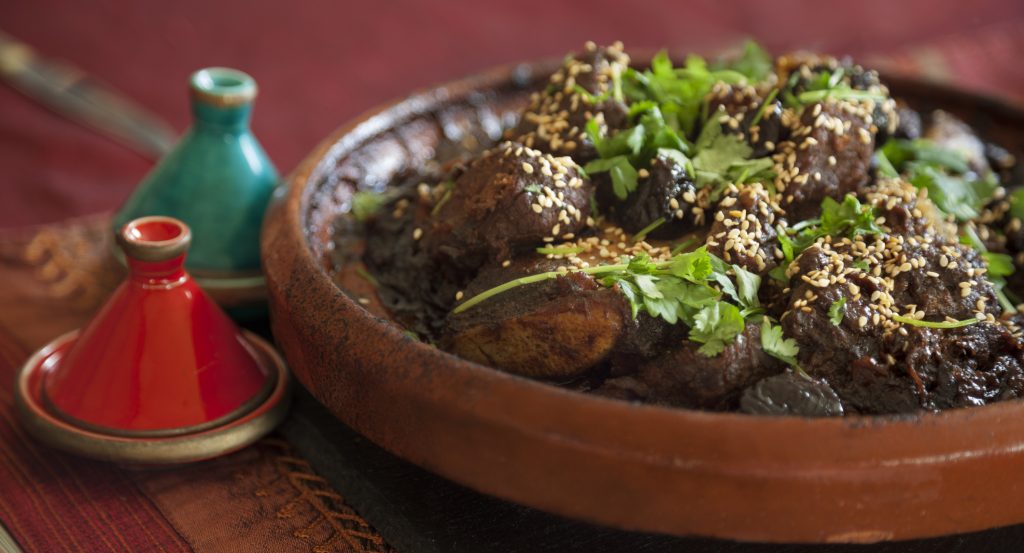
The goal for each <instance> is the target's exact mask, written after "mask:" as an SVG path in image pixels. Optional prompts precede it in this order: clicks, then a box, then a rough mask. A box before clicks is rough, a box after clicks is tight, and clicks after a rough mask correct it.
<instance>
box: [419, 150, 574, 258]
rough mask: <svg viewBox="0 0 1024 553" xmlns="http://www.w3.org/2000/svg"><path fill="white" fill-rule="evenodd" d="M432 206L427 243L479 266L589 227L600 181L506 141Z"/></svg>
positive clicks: (438, 253)
mask: <svg viewBox="0 0 1024 553" xmlns="http://www.w3.org/2000/svg"><path fill="white" fill-rule="evenodd" d="M450 192H451V193H450V196H449V198H448V199H447V200H445V199H444V198H442V199H441V200H440V201H439V203H438V204H437V205H436V206H435V207H434V208H433V212H432V214H431V217H430V218H429V221H428V222H427V223H426V228H425V229H423V230H424V231H425V232H423V235H422V236H423V239H422V247H423V249H425V250H426V251H428V252H430V253H431V255H432V256H434V258H436V259H439V260H441V261H442V262H445V263H450V264H452V265H455V266H457V267H460V268H463V269H467V270H472V269H476V268H479V267H481V266H482V265H484V264H485V263H487V262H493V261H501V260H505V259H510V258H511V257H512V256H513V255H514V254H516V253H518V252H522V251H528V250H532V249H533V248H535V247H536V246H538V245H540V244H543V243H545V242H551V241H554V240H556V239H561V238H562V237H564V236H565V235H566V234H572V233H578V232H579V231H581V230H582V229H584V228H585V227H586V226H587V219H588V217H589V215H590V196H591V195H592V194H593V186H592V185H591V183H590V181H589V180H587V179H586V178H583V177H581V176H580V173H579V172H578V168H577V166H576V164H574V163H573V162H572V160H571V159H569V158H564V157H563V158H556V157H553V156H551V155H549V154H542V153H540V152H538V151H536V150H533V149H530V148H527V147H525V146H523V145H521V144H518V143H515V142H505V143H503V144H501V145H499V146H498V147H496V148H494V149H491V150H488V151H487V152H485V153H484V154H483V155H482V156H481V157H479V158H477V159H476V160H474V161H473V162H472V163H471V164H470V165H469V167H468V168H467V169H466V170H465V172H464V173H463V174H462V175H461V176H459V177H458V178H457V179H456V180H455V182H454V184H453V186H452V187H451V191H450Z"/></svg>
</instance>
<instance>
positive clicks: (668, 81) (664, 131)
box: [584, 45, 773, 200]
mask: <svg viewBox="0 0 1024 553" xmlns="http://www.w3.org/2000/svg"><path fill="white" fill-rule="evenodd" d="M766 56H767V54H764V51H763V50H760V48H759V47H756V45H753V46H751V45H748V47H747V50H746V52H745V54H744V56H743V57H741V58H739V59H738V60H735V61H734V62H733V63H732V64H730V65H721V66H719V67H718V68H716V69H709V68H708V65H707V62H705V61H704V59H703V58H701V57H699V56H689V57H687V58H686V62H685V65H684V66H683V67H673V65H672V61H671V60H670V59H669V57H668V54H666V53H665V52H664V51H662V52H659V53H658V54H657V55H656V56H654V59H652V60H651V68H650V69H649V70H647V71H643V72H639V71H636V70H634V69H629V70H627V71H625V72H624V74H623V75H622V82H621V86H622V90H623V91H624V97H625V99H626V100H627V101H628V102H629V103H630V110H629V118H630V125H629V126H628V127H626V128H624V129H621V130H619V131H618V132H615V133H614V134H611V135H605V134H604V133H603V132H602V130H601V128H600V126H599V125H598V123H597V121H596V120H591V121H589V122H588V124H587V127H586V131H587V136H588V137H589V139H590V141H591V142H592V143H593V144H594V147H595V149H596V150H597V153H598V155H599V157H600V159H597V160H594V161H592V162H590V163H588V164H587V166H586V167H585V168H584V169H585V170H586V172H587V173H602V172H607V173H609V175H610V176H611V180H612V190H613V192H614V194H615V196H616V197H617V198H618V199H620V200H624V199H626V197H628V196H629V194H630V193H632V192H633V191H634V190H636V188H637V185H638V183H637V180H638V178H639V170H638V168H640V167H646V166H647V165H649V164H650V161H651V160H652V159H654V158H655V157H657V156H664V157H667V158H669V159H671V160H672V161H675V162H676V163H679V164H681V165H683V166H684V167H686V169H687V172H688V174H689V175H690V177H691V178H692V179H694V181H695V184H696V185H697V186H698V187H706V186H715V187H716V193H715V194H713V195H712V196H713V199H714V197H717V191H718V190H720V189H721V188H723V187H724V186H725V185H726V184H727V183H741V182H744V181H745V180H755V179H761V180H763V179H767V178H770V177H771V176H772V175H771V173H770V169H771V168H772V166H773V164H772V161H771V159H769V158H761V159H750V156H751V154H752V153H753V148H751V147H750V145H748V144H747V143H746V142H744V141H743V140H742V139H741V138H740V137H738V136H735V135H731V134H725V133H723V132H722V127H721V124H720V123H719V122H718V121H717V119H716V118H714V117H712V118H711V119H710V120H708V121H707V122H704V124H703V125H702V126H701V128H700V133H699V135H698V133H697V129H698V126H699V125H700V123H701V122H702V121H703V120H704V119H705V118H706V116H704V112H705V111H706V102H705V97H706V96H707V95H708V93H709V92H710V91H711V88H712V86H714V84H715V83H716V82H719V81H724V82H727V83H731V84H736V83H743V82H748V80H759V79H762V78H764V76H766V74H767V73H766V72H765V71H766V70H765V68H764V67H763V62H764V58H765V57H766ZM769 62H770V58H769ZM769 69H770V65H769ZM695 136H696V138H694V137H695ZM688 138H694V143H692V144H691V143H690V142H688Z"/></svg>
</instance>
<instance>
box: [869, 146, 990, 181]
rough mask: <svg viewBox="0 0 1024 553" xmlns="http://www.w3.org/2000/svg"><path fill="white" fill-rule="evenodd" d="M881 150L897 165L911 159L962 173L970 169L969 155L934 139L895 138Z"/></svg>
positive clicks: (900, 165) (899, 165)
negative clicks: (940, 143) (940, 144)
mask: <svg viewBox="0 0 1024 553" xmlns="http://www.w3.org/2000/svg"><path fill="white" fill-rule="evenodd" d="M881 151H882V153H883V154H884V155H885V156H886V158H888V159H889V161H891V162H892V164H893V165H894V166H896V167H902V166H903V165H905V164H906V163H908V162H910V161H923V162H926V163H930V164H934V165H938V166H940V167H943V168H946V169H949V170H950V171H952V172H954V173H959V174H962V173H966V172H968V171H970V166H969V165H968V164H967V157H966V156H964V154H963V153H961V152H958V151H956V150H952V149H949V148H943V147H941V146H939V145H938V144H936V143H935V142H934V141H932V140H928V139H924V138H919V139H916V140H903V139H898V138H894V139H892V140H889V141H888V142H886V143H885V144H884V145H883V146H882V148H881Z"/></svg>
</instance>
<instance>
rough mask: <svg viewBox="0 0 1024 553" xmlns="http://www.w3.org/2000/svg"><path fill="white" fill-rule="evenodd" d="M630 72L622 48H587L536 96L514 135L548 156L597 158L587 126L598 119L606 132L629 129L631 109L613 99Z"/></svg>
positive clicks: (571, 59) (552, 77)
mask: <svg viewBox="0 0 1024 553" xmlns="http://www.w3.org/2000/svg"><path fill="white" fill-rule="evenodd" d="M627 67H629V56H627V55H626V54H625V52H623V50H622V44H621V43H616V44H613V45H612V46H609V47H607V48H598V47H597V46H596V45H595V44H594V43H592V42H590V43H587V45H586V48H585V49H584V51H583V53H581V54H578V55H573V56H570V57H568V58H566V60H565V62H564V63H563V65H562V67H561V68H560V69H559V70H558V71H555V73H554V74H553V75H551V78H550V79H549V81H548V86H547V88H545V89H544V90H543V91H541V92H535V93H534V94H533V96H532V97H531V98H530V105H529V106H528V107H527V108H526V110H525V111H524V112H523V115H522V117H521V119H520V122H519V126H517V127H516V128H515V130H513V131H512V132H511V133H510V136H511V137H512V138H514V139H515V140H517V141H519V142H522V143H524V144H526V145H527V146H530V147H532V148H536V149H538V150H541V151H543V152H547V153H550V154H553V155H557V156H568V155H571V156H572V157H573V158H574V159H576V160H577V161H578V162H579V163H586V162H587V161H590V160H592V159H594V158H595V157H597V153H596V151H595V150H594V145H593V143H592V142H591V141H590V138H588V136H587V133H586V126H587V122H588V121H590V120H591V119H596V120H597V121H598V124H599V126H600V127H601V129H602V130H605V131H608V130H614V129H620V128H622V126H623V125H624V124H625V122H626V114H627V113H628V111H629V108H628V107H626V105H625V104H624V103H623V102H622V101H620V100H616V99H615V98H614V97H612V86H613V80H614V79H617V78H618V75H620V74H621V73H622V72H623V71H625V69H626V68H627Z"/></svg>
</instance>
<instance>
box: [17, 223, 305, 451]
mask: <svg viewBox="0 0 1024 553" xmlns="http://www.w3.org/2000/svg"><path fill="white" fill-rule="evenodd" d="M117 241H118V244H119V246H120V247H121V249H122V251H123V253H124V255H125V258H126V260H127V263H128V267H129V273H130V274H129V277H128V279H127V280H126V281H125V282H124V283H123V284H121V286H120V287H119V288H118V289H117V290H116V291H115V292H114V293H113V295H112V296H111V297H110V299H109V300H108V301H107V303H106V304H105V305H104V306H103V308H102V309H101V310H100V311H99V312H98V313H97V314H96V316H95V318H94V319H93V320H92V321H91V322H90V323H89V324H88V325H87V326H86V327H85V328H83V329H81V330H80V331H74V332H71V333H69V334H65V335H64V336H61V337H60V338H57V339H56V340H54V341H53V342H51V343H50V344H48V345H47V346H45V347H44V348H42V349H41V350H39V351H38V352H36V353H35V354H34V355H33V356H32V357H31V358H30V359H29V360H28V362H26V364H25V366H24V367H23V368H22V371H21V374H20V376H19V379H18V386H17V404H18V414H19V416H20V418H21V420H22V422H23V424H24V425H25V426H26V427H27V428H28V429H29V430H30V431H31V432H32V433H33V434H34V435H35V436H36V437H37V438H39V439H40V440H42V441H44V442H46V443H48V444H50V445H52V446H54V447H57V448H60V449H64V450H67V451H70V452H73V453H77V454H80V455H85V456H89V457H95V458H100V459H105V460H113V461H120V462H127V463H161V464H165V463H176V462H185V461H194V460H200V459H205V458H209V457H213V456H217V455H221V454H224V453H227V452H230V451H234V450H236V449H239V448H241V447H243V446H245V445H247V444H249V443H251V442H253V441H255V440H256V439H258V438H260V437H261V436H263V435H264V434H266V433H267V432H269V431H270V430H271V429H273V427H274V426H276V425H277V424H278V423H279V422H280V421H281V420H282V419H283V417H284V415H285V413H286V411H287V408H288V403H289V398H290V396H289V394H288V375H287V371H286V369H285V366H284V363H283V361H282V360H281V358H280V356H279V355H278V354H277V353H276V352H275V351H274V350H273V348H272V347H271V346H270V345H269V344H267V343H266V342H265V341H264V340H262V339H260V338H259V337H257V336H255V335H253V334H251V333H248V332H243V331H240V330H239V329H238V328H237V327H236V326H235V324H234V323H233V322H232V321H231V319H229V318H228V317H227V315H225V314H224V312H223V311H221V309H220V307H219V306H218V305H217V304H216V303H215V302H213V301H212V300H211V299H210V298H209V297H208V296H207V295H206V294H205V293H204V292H203V290H202V289H200V287H199V286H198V285H197V284H196V282H195V281H194V280H193V279H192V278H191V277H190V276H189V274H188V273H186V272H185V270H184V268H183V265H184V262H185V254H186V251H187V250H188V248H189V244H190V242H191V232H190V229H189V227H188V226H186V225H185V224H184V223H182V222H181V221H178V220H176V219H173V218H170V217H162V216H153V217H143V218H140V219H136V220H134V221H132V222H130V223H128V224H127V225H125V226H124V227H123V228H122V229H121V231H120V232H119V233H118V235H117Z"/></svg>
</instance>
